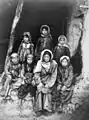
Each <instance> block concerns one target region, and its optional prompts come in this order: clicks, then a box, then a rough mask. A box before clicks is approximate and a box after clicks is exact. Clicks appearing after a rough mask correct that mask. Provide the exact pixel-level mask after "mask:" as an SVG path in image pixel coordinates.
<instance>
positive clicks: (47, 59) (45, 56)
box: [43, 54, 50, 63]
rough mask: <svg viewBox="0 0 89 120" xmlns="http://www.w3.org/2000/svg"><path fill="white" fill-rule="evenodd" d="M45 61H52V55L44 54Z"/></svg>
mask: <svg viewBox="0 0 89 120" xmlns="http://www.w3.org/2000/svg"><path fill="white" fill-rule="evenodd" d="M43 59H44V62H46V63H47V62H49V61H50V56H49V55H48V54H46V55H44V58H43Z"/></svg>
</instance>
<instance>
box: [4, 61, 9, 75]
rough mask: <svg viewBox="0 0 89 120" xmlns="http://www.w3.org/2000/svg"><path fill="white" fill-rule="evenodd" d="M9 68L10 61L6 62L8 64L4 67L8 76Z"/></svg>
mask: <svg viewBox="0 0 89 120" xmlns="http://www.w3.org/2000/svg"><path fill="white" fill-rule="evenodd" d="M9 68H10V60H8V63H7V65H6V68H5V74H10V72H9Z"/></svg>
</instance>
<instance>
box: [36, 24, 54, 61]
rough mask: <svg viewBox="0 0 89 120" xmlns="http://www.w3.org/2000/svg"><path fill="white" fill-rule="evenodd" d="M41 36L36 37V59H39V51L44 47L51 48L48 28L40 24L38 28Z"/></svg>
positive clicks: (51, 42) (51, 43)
mask: <svg viewBox="0 0 89 120" xmlns="http://www.w3.org/2000/svg"><path fill="white" fill-rule="evenodd" d="M40 33H41V36H40V37H39V39H38V42H37V45H36V49H35V56H36V60H39V59H40V55H41V52H42V51H43V50H44V49H49V50H53V39H52V36H51V34H50V28H49V26H47V25H42V26H41V28H40Z"/></svg>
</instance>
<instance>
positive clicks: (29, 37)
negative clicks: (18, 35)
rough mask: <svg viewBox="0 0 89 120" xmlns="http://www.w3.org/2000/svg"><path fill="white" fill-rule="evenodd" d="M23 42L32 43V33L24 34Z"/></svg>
mask: <svg viewBox="0 0 89 120" xmlns="http://www.w3.org/2000/svg"><path fill="white" fill-rule="evenodd" d="M23 41H24V42H28V41H29V42H31V34H30V32H24V34H23Z"/></svg>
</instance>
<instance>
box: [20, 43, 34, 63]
mask: <svg viewBox="0 0 89 120" xmlns="http://www.w3.org/2000/svg"><path fill="white" fill-rule="evenodd" d="M18 54H19V56H20V61H21V62H24V61H25V58H26V56H27V55H28V54H34V45H33V44H32V43H29V42H28V43H25V42H22V43H21V45H20V47H19V50H18Z"/></svg>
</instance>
